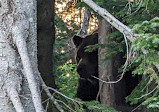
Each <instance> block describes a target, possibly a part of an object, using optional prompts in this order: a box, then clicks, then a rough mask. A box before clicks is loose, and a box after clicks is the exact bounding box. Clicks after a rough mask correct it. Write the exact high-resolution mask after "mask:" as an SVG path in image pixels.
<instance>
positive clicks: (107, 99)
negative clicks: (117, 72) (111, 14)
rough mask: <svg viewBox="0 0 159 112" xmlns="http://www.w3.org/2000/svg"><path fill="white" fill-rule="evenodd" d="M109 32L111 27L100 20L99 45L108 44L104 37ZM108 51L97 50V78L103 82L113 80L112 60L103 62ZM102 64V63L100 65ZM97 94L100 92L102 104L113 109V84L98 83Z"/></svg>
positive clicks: (104, 49) (105, 49)
mask: <svg viewBox="0 0 159 112" xmlns="http://www.w3.org/2000/svg"><path fill="white" fill-rule="evenodd" d="M110 32H111V25H110V24H109V23H108V22H106V20H104V19H103V20H101V21H100V22H99V34H98V35H99V39H98V43H99V44H108V43H109V39H108V38H106V36H107V35H108V34H109V33H110ZM106 51H108V48H101V49H99V52H98V54H99V61H98V62H99V78H100V79H103V80H105V81H111V80H113V74H112V59H109V60H107V61H104V62H103V60H104V59H105V58H106V56H105V54H104V53H105V52H106ZM101 62H102V63H101ZM99 88H100V89H99V92H100V101H101V103H102V104H105V105H107V106H110V107H114V106H115V105H114V104H115V96H114V84H105V83H102V82H100V83H99Z"/></svg>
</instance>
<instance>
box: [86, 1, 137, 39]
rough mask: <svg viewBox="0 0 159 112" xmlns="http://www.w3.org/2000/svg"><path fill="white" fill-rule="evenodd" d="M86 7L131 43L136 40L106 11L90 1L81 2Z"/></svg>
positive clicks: (124, 26) (130, 32) (128, 30)
mask: <svg viewBox="0 0 159 112" xmlns="http://www.w3.org/2000/svg"><path fill="white" fill-rule="evenodd" d="M83 1H84V2H85V3H86V4H87V5H89V6H90V7H91V8H92V9H93V10H94V11H95V12H97V13H98V14H99V15H101V16H102V17H103V18H104V19H106V20H107V21H108V22H109V23H110V24H111V25H112V26H114V27H115V28H116V29H118V30H119V31H120V32H121V33H123V34H125V36H126V37H127V38H128V39H129V40H130V41H131V42H133V41H134V40H135V39H136V38H135V37H134V36H133V33H132V31H131V29H130V28H129V27H127V26H126V25H124V24H123V23H121V22H120V21H119V20H118V19H116V18H115V17H114V16H113V15H111V14H110V13H109V12H108V11H107V10H105V9H104V8H101V7H100V6H98V5H97V4H95V3H94V2H93V1H92V0H83Z"/></svg>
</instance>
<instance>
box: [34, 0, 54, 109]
mask: <svg viewBox="0 0 159 112" xmlns="http://www.w3.org/2000/svg"><path fill="white" fill-rule="evenodd" d="M54 4H55V1H54V0H37V8H38V13H37V15H38V21H37V22H38V69H39V71H40V73H41V76H42V78H43V80H44V82H45V83H46V85H47V86H49V87H52V88H55V80H54V77H53V61H52V59H53V44H54V40H55V28H54ZM50 92H52V91H50ZM46 99H48V96H47V95H46V94H45V92H43V93H42V100H43V101H45V100H46ZM47 103H48V102H46V103H44V106H45V107H46V105H47ZM47 106H48V105H47ZM52 107H53V106H52V103H51V102H50V103H49V106H48V107H47V111H48V112H52Z"/></svg>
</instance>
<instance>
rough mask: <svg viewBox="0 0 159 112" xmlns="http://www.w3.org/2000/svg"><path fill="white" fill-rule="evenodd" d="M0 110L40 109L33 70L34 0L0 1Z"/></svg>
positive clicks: (36, 79) (35, 35)
mask: <svg viewBox="0 0 159 112" xmlns="http://www.w3.org/2000/svg"><path fill="white" fill-rule="evenodd" d="M0 6H1V7H0V87H1V88H0V102H3V103H0V112H15V111H17V112H24V111H25V112H35V111H36V112H44V110H43V107H42V105H41V97H40V91H39V83H37V82H38V78H37V76H38V75H37V74H39V72H38V69H37V41H36V40H37V38H36V37H37V33H36V1H35V0H32V1H30V0H14V1H13V0H1V1H0Z"/></svg>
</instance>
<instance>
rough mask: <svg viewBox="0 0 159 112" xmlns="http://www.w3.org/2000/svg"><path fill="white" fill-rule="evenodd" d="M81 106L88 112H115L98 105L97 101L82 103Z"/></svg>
mask: <svg viewBox="0 0 159 112" xmlns="http://www.w3.org/2000/svg"><path fill="white" fill-rule="evenodd" d="M83 105H85V106H86V107H87V108H88V109H89V110H95V111H96V112H117V111H116V110H115V109H113V108H110V107H107V106H105V105H103V104H100V103H99V102H97V101H90V102H84V104H83Z"/></svg>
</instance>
